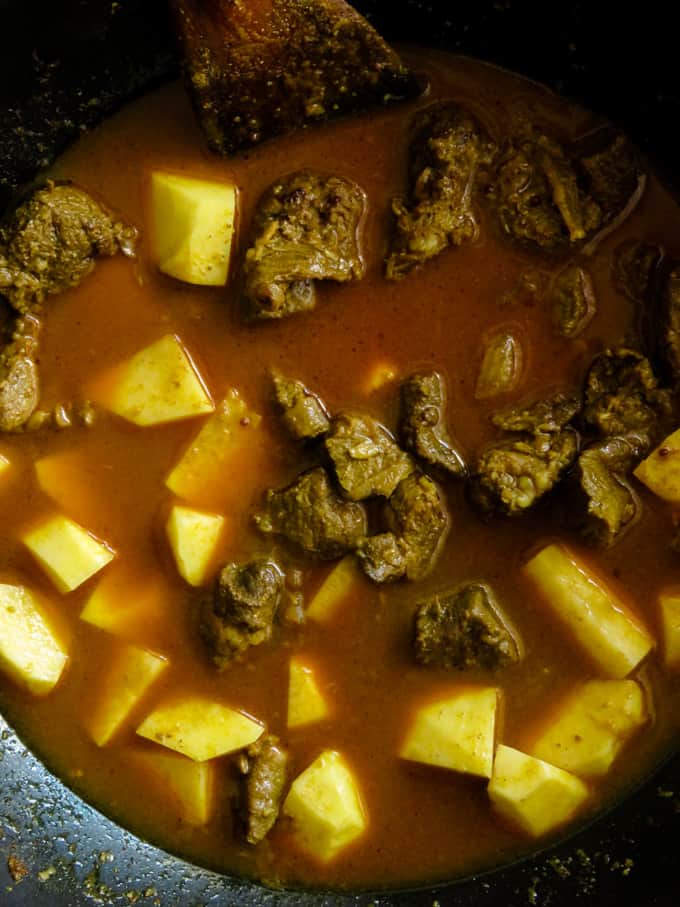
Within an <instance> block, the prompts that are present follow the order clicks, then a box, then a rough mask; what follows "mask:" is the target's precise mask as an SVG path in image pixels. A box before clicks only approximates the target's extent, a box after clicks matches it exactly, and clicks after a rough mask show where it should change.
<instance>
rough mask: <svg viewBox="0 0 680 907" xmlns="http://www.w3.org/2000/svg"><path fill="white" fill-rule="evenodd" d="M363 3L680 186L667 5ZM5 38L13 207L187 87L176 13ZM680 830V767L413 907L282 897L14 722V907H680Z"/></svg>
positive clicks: (377, 17)
mask: <svg viewBox="0 0 680 907" xmlns="http://www.w3.org/2000/svg"><path fill="white" fill-rule="evenodd" d="M356 6H357V7H358V8H359V9H360V10H361V11H362V12H363V13H365V14H367V15H368V16H369V17H370V18H371V19H372V20H373V21H374V23H375V24H376V25H377V26H378V28H379V29H380V30H381V31H382V32H383V33H384V34H385V35H386V36H387V37H388V38H390V39H392V40H395V41H399V40H402V41H403V40H406V41H409V42H413V43H421V44H429V45H438V46H441V47H445V48H449V49H452V50H456V51H458V52H463V53H466V54H470V55H473V56H478V57H481V58H483V59H486V60H490V61H493V62H495V63H498V64H501V65H503V66H506V67H508V68H509V69H514V70H516V71H519V72H522V73H524V74H526V75H528V76H531V77H533V78H535V79H537V80H539V81H542V82H545V83H546V84H548V85H550V86H551V87H552V88H555V89H556V90H558V91H561V92H562V93H564V94H567V95H570V96H572V97H573V98H575V99H577V100H579V101H581V102H583V103H584V104H586V106H588V107H590V108H591V109H593V110H595V111H597V112H599V113H603V114H605V115H607V116H609V117H610V118H611V119H613V120H614V121H616V122H617V123H619V124H620V125H621V126H623V127H624V129H626V131H628V132H629V133H630V135H631V136H632V137H633V138H634V139H635V140H636V142H637V143H638V144H639V145H640V146H641V147H642V148H643V150H644V151H645V152H646V153H647V154H648V156H649V157H650V159H651V160H652V161H653V163H654V164H655V165H656V167H657V169H659V170H660V171H661V172H662V173H664V174H665V175H666V178H667V179H668V181H669V182H670V183H671V185H672V184H673V181H674V179H675V180H676V181H677V182H679V183H680V129H678V120H679V117H680V84H678V81H677V75H676V73H677V68H676V67H677V48H676V47H675V46H674V40H675V36H674V34H673V28H672V25H671V23H670V22H668V21H667V13H666V12H665V9H668V7H667V5H666V4H664V3H662V2H660V0H648V2H646V3H645V4H644V5H642V6H641V5H631V6H630V7H628V6H625V5H624V4H616V7H615V8H614V9H615V11H612V12H610V11H609V10H608V9H607V4H602V3H592V2H590V3H589V2H584V3H578V2H569V0H566V2H563V0H553V2H551V3H545V4H542V6H541V10H542V12H541V13H540V14H539V15H537V14H536V12H535V10H534V9H532V6H533V5H532V4H526V3H519V2H513V0H496V2H491V0H489V2H485V0H467V2H463V0H460V2H457V3H453V2H451V0H440V2H429V3H428V2H420V0H383V2H379V0H365V2H357V3H356ZM593 6H595V7H596V9H593ZM0 36H2V38H3V39H4V40H3V43H2V48H1V49H0V207H1V206H2V205H4V203H5V202H6V201H7V199H8V198H10V197H11V195H12V193H13V192H14V190H15V189H16V187H17V186H18V185H20V184H21V183H22V182H25V181H27V180H29V179H31V178H32V177H33V175H34V174H35V173H36V171H37V170H39V169H40V168H42V167H44V166H46V165H48V164H49V163H50V162H51V161H52V160H53V159H54V157H55V156H56V155H57V154H58V153H59V151H61V150H62V149H63V148H64V146H65V145H66V144H67V143H68V142H70V141H72V140H73V138H75V137H76V136H77V135H78V134H79V132H81V131H82V130H83V129H85V128H87V127H88V126H91V125H93V124H94V123H96V122H97V121H99V120H100V119H101V118H102V117H104V116H105V115H106V114H107V113H109V112H111V111H112V110H114V109H115V108H116V107H117V106H119V105H120V104H121V103H122V102H124V101H125V100H127V99H128V98H130V97H132V96H134V95H136V94H139V93H140V92H142V91H144V90H145V89H147V88H149V87H151V86H153V85H154V84H157V83H159V82H160V81H162V80H164V79H167V78H169V77H172V76H174V75H175V73H176V60H175V57H174V52H173V42H172V37H171V34H170V30H169V26H168V21H167V17H166V14H165V8H164V3H163V0H120V2H112V0H81V2H78V0H52V2H51V3H49V4H48V3H45V4H43V3H40V2H31V0H16V2H15V0H0ZM679 570H680V565H679ZM405 820H406V821H408V817H405ZM452 821H454V822H455V821H456V818H455V816H453V817H452ZM420 832H421V833H424V834H427V829H421V830H420ZM679 833H680V757H677V756H676V757H675V758H673V759H671V760H670V761H668V762H667V763H666V764H665V766H663V767H661V768H660V770H659V771H658V773H657V774H656V775H655V777H654V778H652V779H651V780H649V781H648V782H647V784H646V785H645V786H644V787H643V788H642V789H640V790H639V791H638V792H637V793H635V794H633V795H632V796H631V797H630V798H629V799H628V800H627V801H626V802H625V803H624V804H623V805H621V806H620V807H618V808H617V809H616V810H614V811H613V812H611V813H610V814H609V815H607V816H605V817H602V818H600V820H599V821H598V822H596V823H595V824H594V825H592V826H591V827H590V828H589V829H587V830H585V831H582V832H580V833H579V834H578V835H577V836H574V837H572V838H571V839H570V840H568V841H567V842H565V843H563V844H561V845H560V846H558V847H556V848H553V849H551V850H550V851H548V852H546V853H544V854H542V855H540V856H539V857H537V858H535V859H533V860H528V861H525V862H523V863H520V864H517V865H515V866H513V867H510V868H508V869H505V870H503V871H499V872H496V873H493V874H490V875H487V876H483V877H479V878H476V879H470V880H466V881H464V882H459V883H457V884H453V885H449V886H443V887H439V888H438V889H436V890H421V891H411V892H402V893H396V894H381V893H376V894H374V895H371V894H361V895H357V896H353V895H352V896H349V895H346V896H345V895H337V894H328V895H325V894H310V893H307V894H300V893H293V892H290V893H285V892H271V891H268V890H265V889H263V888H261V887H259V886H257V885H254V884H251V883H248V882H243V881H238V880H233V879H228V878H224V877H222V876H217V875H215V874H213V873H209V872H207V871H205V870H202V869H198V868H196V867H194V866H190V865H188V864H186V863H184V862H183V861H181V860H179V859H177V858H175V857H172V856H169V855H168V854H165V853H163V852H161V851H159V850H157V849H156V848H154V847H151V846H149V845H147V844H145V843H143V842H141V841H139V840H138V839H137V838H135V837H134V836H133V835H131V834H129V833H128V832H126V831H123V830H122V829H120V828H119V827H118V826H116V825H115V824H114V823H112V822H110V821H109V820H107V819H105V818H104V817H102V816H101V815H100V814H99V813H98V812H96V810H94V809H92V808H90V807H89V806H87V805H85V804H84V803H83V802H82V801H81V800H80V799H79V798H78V797H76V796H75V795H74V794H73V793H72V792H71V791H70V790H68V789H67V788H66V787H65V786H64V785H63V784H62V783H61V782H59V781H58V780H56V779H55V778H54V777H53V776H52V775H51V774H50V773H49V772H48V771H47V770H46V769H45V768H44V767H43V766H42V765H41V763H40V762H39V761H38V760H37V759H35V758H34V756H33V755H32V754H31V753H30V752H28V751H27V750H26V749H25V747H24V746H23V744H22V743H21V742H20V741H19V740H18V739H17V737H16V735H15V734H14V733H13V732H12V731H11V730H10V729H8V728H7V727H6V726H5V725H4V724H3V723H2V719H0V904H2V905H5V904H7V905H8V907H20V905H26V907H29V905H30V907H43V905H44V907H81V905H82V907H84V905H90V904H93V903H96V904H107V905H109V904H110V905H116V907H118V905H120V907H127V905H129V904H131V903H132V904H134V903H137V904H140V905H159V907H160V905H162V907H176V905H182V907H198V905H208V904H209V905H212V907H221V905H239V907H274V905H276V907H293V905H295V907H298V905H299V907H330V905H334V907H335V905H337V907H350V905H352V907H368V905H375V907H426V905H427V907H433V905H437V904H438V903H439V904H441V905H442V907H444V905H447V907H448V905H457V907H530V905H540V907H572V905H579V904H582V905H593V904H597V905H598V907H609V905H617V907H622V905H631V907H678V904H680V884H679V879H678V875H679V870H678V858H677V856H676V848H677V844H676V840H680V837H678V835H679ZM17 861H19V862H17ZM22 867H24V868H25V869H26V870H28V872H27V874H26V875H25V877H24V878H23V879H21V880H20V881H16V880H15V879H13V878H12V875H11V874H10V869H13V870H14V873H15V874H16V873H17V870H19V874H21V868H22Z"/></svg>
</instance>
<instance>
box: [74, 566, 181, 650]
mask: <svg viewBox="0 0 680 907" xmlns="http://www.w3.org/2000/svg"><path fill="white" fill-rule="evenodd" d="M168 594H169V593H168V588H167V586H166V585H165V583H164V582H163V580H161V579H160V578H159V577H157V576H149V575H147V574H145V573H142V572H140V571H135V570H131V569H129V568H128V567H127V566H126V565H124V564H120V565H116V566H114V567H112V568H111V570H110V571H107V573H106V575H105V576H104V577H103V578H102V579H101V580H100V581H99V582H98V583H97V585H96V587H95V588H94V590H93V592H92V594H91V595H90V597H89V598H88V600H87V602H86V603H85V607H84V608H83V610H82V611H81V612H80V619H81V620H84V621H86V622H87V623H89V624H92V625H93V626H95V627H99V628H100V629H101V630H107V631H108V632H109V633H113V634H115V635H116V636H122V637H123V638H124V639H130V640H132V641H135V640H138V639H140V638H143V637H144V636H145V635H147V633H148V632H149V631H150V630H151V629H153V628H154V627H157V626H158V625H159V624H162V622H163V621H164V619H165V618H166V617H167V610H166V599H167V596H168Z"/></svg>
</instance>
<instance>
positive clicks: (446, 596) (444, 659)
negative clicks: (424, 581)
mask: <svg viewBox="0 0 680 907" xmlns="http://www.w3.org/2000/svg"><path fill="white" fill-rule="evenodd" d="M414 643H415V656H416V660H417V661H418V662H419V663H420V664H422V665H431V666H433V667H437V668H459V669H468V668H485V669H487V670H490V669H493V668H499V667H503V665H507V664H514V663H516V662H518V661H519V660H520V658H521V651H520V647H519V645H518V643H517V640H516V639H515V637H514V636H513V634H512V633H511V632H510V631H509V630H508V628H507V626H506V625H505V623H504V621H503V619H502V617H501V616H500V610H499V608H498V605H497V603H496V601H495V598H494V596H493V593H492V592H491V590H490V589H489V588H487V587H486V586H483V585H480V584H478V583H471V584H469V585H466V586H462V587H461V588H460V589H456V590H454V591H451V592H444V593H441V594H439V595H434V596H432V597H431V598H428V599H426V600H425V601H423V602H421V603H420V605H419V606H418V610H417V611H416V615H415V639H414Z"/></svg>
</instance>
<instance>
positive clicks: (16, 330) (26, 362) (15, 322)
mask: <svg viewBox="0 0 680 907" xmlns="http://www.w3.org/2000/svg"><path fill="white" fill-rule="evenodd" d="M38 329H39V322H38V320H37V319H36V318H35V317H34V316H33V315H19V316H18V317H17V316H16V314H15V313H14V312H12V311H11V310H10V309H9V307H8V306H7V305H6V303H4V301H3V300H2V299H0V432H5V431H6V432H10V431H17V430H18V429H21V428H23V427H24V426H25V425H26V423H27V422H28V420H29V419H30V418H31V416H32V415H33V413H34V412H35V409H36V407H37V405H38V399H39V396H40V387H39V380H38V366H37V363H36V356H37V352H38V340H37V334H38Z"/></svg>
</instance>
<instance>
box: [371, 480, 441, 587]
mask: <svg viewBox="0 0 680 907" xmlns="http://www.w3.org/2000/svg"><path fill="white" fill-rule="evenodd" d="M386 516H387V522H388V525H389V531H388V532H384V533H380V534H379V535H374V536H371V537H369V538H367V539H364V540H363V541H361V542H360V543H359V547H358V549H357V555H358V557H359V561H360V563H361V566H362V568H363V570H364V572H365V573H366V574H367V576H369V577H370V578H371V579H372V580H373V581H374V582H376V583H384V582H391V581H393V580H397V579H401V578H403V577H406V578H407V579H409V580H419V579H422V578H423V577H425V576H426V575H427V574H428V573H429V572H430V571H431V570H432V568H433V567H434V565H435V563H436V560H437V558H438V556H439V554H440V553H441V550H442V547H443V545H444V541H445V540H446V536H447V535H448V531H449V516H448V512H447V509H446V504H445V502H444V498H443V495H442V493H441V491H440V490H439V488H438V487H437V485H436V484H435V482H433V481H432V479H430V478H429V477H428V476H426V475H422V474H420V473H417V472H414V473H412V474H411V475H410V476H408V477H407V478H405V479H404V480H403V481H402V482H401V483H400V484H399V486H398V487H397V489H396V490H395V492H394V494H393V495H392V496H391V498H390V500H389V502H388V504H387V507H386Z"/></svg>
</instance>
